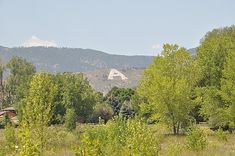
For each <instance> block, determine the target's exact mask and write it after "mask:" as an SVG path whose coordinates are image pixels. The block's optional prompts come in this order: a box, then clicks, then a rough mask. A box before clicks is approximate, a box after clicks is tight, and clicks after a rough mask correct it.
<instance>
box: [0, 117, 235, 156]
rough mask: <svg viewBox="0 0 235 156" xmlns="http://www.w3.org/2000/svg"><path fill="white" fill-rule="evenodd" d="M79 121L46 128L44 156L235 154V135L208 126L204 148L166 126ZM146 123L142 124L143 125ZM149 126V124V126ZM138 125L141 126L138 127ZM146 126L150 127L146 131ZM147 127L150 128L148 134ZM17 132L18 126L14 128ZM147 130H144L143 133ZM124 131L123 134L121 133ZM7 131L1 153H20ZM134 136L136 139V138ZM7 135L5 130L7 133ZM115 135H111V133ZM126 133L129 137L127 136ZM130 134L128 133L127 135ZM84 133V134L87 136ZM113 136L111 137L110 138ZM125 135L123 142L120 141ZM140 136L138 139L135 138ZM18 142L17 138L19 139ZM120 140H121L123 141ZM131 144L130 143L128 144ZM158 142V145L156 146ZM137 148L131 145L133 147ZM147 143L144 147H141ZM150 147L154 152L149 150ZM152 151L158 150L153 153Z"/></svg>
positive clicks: (0, 139)
mask: <svg viewBox="0 0 235 156" xmlns="http://www.w3.org/2000/svg"><path fill="white" fill-rule="evenodd" d="M116 123H117V122H115V123H112V124H110V123H108V124H107V125H104V124H98V125H93V124H78V125H77V128H76V129H75V130H73V131H72V132H69V131H67V130H66V128H65V127H64V126H62V125H61V126H58V125H57V126H50V127H47V130H46V132H47V137H46V138H47V141H46V144H45V146H47V147H46V148H45V149H46V150H45V151H44V153H43V155H47V156H64V155H66V156H75V155H110V154H111V152H112V155H143V154H144V155H160V156H161V155H162V156H165V155H167V156H177V155H179V156H188V155H190V156H199V155H200V156H220V155H223V156H232V155H235V134H230V133H227V132H223V133H221V134H219V133H218V132H216V131H212V130H210V129H209V128H207V127H202V126H199V127H200V129H202V130H203V132H204V134H205V136H206V142H207V144H206V146H205V148H203V149H190V148H189V147H188V142H187V134H181V135H173V134H172V133H171V131H170V129H168V128H167V127H166V126H164V125H157V124H156V125H145V124H144V125H142V123H141V124H139V123H140V122H135V121H134V122H133V123H131V124H130V125H131V126H130V127H128V129H129V130H130V131H129V132H124V131H127V129H126V128H125V125H120V123H121V124H122V122H119V123H118V124H116ZM142 126H143V127H142ZM146 126H147V127H146ZM138 128H141V129H142V130H143V131H142V130H141V129H139V130H138ZM146 128H147V130H146ZM148 130H150V131H149V132H148V133H145V132H147V131H148ZM15 131H16V133H17V131H18V129H17V128H16V129H15ZM144 131H145V132H144ZM119 132H121V133H119ZM4 133H5V130H4V129H1V130H0V144H1V146H0V155H1V156H4V155H17V154H19V153H17V149H15V151H14V148H13V149H10V148H9V147H8V145H7V144H8V141H7V140H6V137H5V136H4ZM132 133H133V135H134V136H135V138H133V136H131V135H132ZM5 134H6V133H5ZM112 134H113V135H115V136H116V137H112V136H110V135H112ZM124 135H126V136H124ZM127 135H129V136H127ZM84 136H85V137H84ZM109 137H111V138H109ZM123 138H126V139H125V140H123V141H125V143H124V144H123V143H122V142H121V140H122V139H123ZM136 138H138V139H136ZM116 139H117V140H116ZM16 142H17V141H16ZM120 142H121V143H120ZM128 143H130V144H129V145H127V144H128ZM153 144H155V145H153ZM132 145H133V147H134V146H136V147H137V148H132V149H131V148H129V147H130V146H132ZM142 145H144V146H142ZM150 150H151V151H150ZM152 150H156V152H153V151H152Z"/></svg>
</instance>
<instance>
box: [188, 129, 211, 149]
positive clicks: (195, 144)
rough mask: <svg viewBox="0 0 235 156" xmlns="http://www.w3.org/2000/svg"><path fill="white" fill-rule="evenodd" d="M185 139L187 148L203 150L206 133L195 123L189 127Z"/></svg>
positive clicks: (205, 143)
mask: <svg viewBox="0 0 235 156" xmlns="http://www.w3.org/2000/svg"><path fill="white" fill-rule="evenodd" d="M186 140H187V146H188V148H189V149H192V150H195V151H200V150H203V149H204V148H205V147H206V146H207V144H208V141H207V136H206V134H205V133H204V131H203V130H202V129H200V128H199V127H197V126H196V125H193V126H191V127H189V129H188V132H187V137H186Z"/></svg>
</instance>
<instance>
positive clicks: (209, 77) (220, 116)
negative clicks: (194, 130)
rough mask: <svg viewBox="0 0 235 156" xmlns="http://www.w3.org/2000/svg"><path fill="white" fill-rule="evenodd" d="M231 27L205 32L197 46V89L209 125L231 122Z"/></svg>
mask: <svg viewBox="0 0 235 156" xmlns="http://www.w3.org/2000/svg"><path fill="white" fill-rule="evenodd" d="M234 36H235V26H231V27H225V28H220V29H214V30H213V31H211V32H208V33H207V34H206V36H205V37H204V39H203V40H202V42H201V45H200V46H199V48H198V49H197V56H196V62H197V64H198V65H199V66H198V67H199V68H200V69H201V73H202V77H201V80H200V83H199V86H200V87H199V88H197V101H198V102H199V103H200V105H201V110H200V112H201V114H202V115H203V116H204V117H205V119H207V120H208V122H209V123H210V125H211V126H212V127H224V126H227V125H231V124H232V125H233V124H234V116H233V115H232V116H231V114H234V112H235V111H234V108H233V107H234V106H233V101H234V99H233V95H232V94H233V93H232V92H233V88H234V78H233V75H234V71H233V70H234V69H233V68H234V53H235V50H234V49H235V37H234Z"/></svg>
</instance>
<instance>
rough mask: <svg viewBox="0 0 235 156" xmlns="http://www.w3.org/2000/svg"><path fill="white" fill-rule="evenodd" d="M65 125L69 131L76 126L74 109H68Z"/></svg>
mask: <svg viewBox="0 0 235 156" xmlns="http://www.w3.org/2000/svg"><path fill="white" fill-rule="evenodd" d="M65 127H66V128H67V130H69V131H72V130H74V129H75V128H76V113H75V110H74V109H67V111H66V116H65Z"/></svg>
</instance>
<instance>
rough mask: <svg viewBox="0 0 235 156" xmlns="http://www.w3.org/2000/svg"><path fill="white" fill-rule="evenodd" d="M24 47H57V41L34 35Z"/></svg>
mask: <svg viewBox="0 0 235 156" xmlns="http://www.w3.org/2000/svg"><path fill="white" fill-rule="evenodd" d="M22 46H23V47H39V46H42V47H57V44H56V43H55V41H47V40H41V39H39V38H38V37H36V36H32V37H31V38H30V39H29V40H27V41H26V42H25V43H23V45H22Z"/></svg>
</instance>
